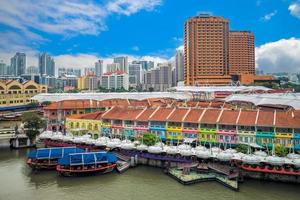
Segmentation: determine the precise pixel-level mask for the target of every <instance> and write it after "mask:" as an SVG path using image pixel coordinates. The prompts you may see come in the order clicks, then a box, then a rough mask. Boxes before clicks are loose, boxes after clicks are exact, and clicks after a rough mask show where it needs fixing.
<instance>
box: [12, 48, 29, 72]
mask: <svg viewBox="0 0 300 200" xmlns="http://www.w3.org/2000/svg"><path fill="white" fill-rule="evenodd" d="M25 69H26V54H25V53H19V52H17V53H16V55H15V56H14V57H12V58H11V59H10V70H9V74H10V75H13V76H20V75H22V74H25Z"/></svg>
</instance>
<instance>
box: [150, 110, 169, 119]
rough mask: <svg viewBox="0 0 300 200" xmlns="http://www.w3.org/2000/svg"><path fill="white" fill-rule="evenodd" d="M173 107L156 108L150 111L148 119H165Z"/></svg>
mask: <svg viewBox="0 0 300 200" xmlns="http://www.w3.org/2000/svg"><path fill="white" fill-rule="evenodd" d="M172 110H173V108H160V107H159V108H157V110H156V111H155V112H154V113H152V115H151V116H150V118H149V120H150V121H166V120H167V118H168V116H169V114H171V112H172Z"/></svg>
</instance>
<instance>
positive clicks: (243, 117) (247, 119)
mask: <svg viewBox="0 0 300 200" xmlns="http://www.w3.org/2000/svg"><path fill="white" fill-rule="evenodd" d="M256 115H257V111H256V110H242V112H241V114H240V117H239V121H238V123H237V125H243V126H254V125H255V120H256Z"/></svg>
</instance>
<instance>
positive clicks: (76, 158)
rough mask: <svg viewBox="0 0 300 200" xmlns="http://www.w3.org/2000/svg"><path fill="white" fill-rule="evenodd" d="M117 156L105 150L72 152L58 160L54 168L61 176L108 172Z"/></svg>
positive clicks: (115, 161)
mask: <svg viewBox="0 0 300 200" xmlns="http://www.w3.org/2000/svg"><path fill="white" fill-rule="evenodd" d="M117 160H118V159H117V157H116V156H115V155H114V154H113V153H107V152H105V151H98V152H86V153H73V154H69V155H66V156H64V157H63V158H61V159H59V160H58V165H57V166H56V170H57V171H58V172H59V174H60V175H62V176H73V175H87V174H94V173H102V174H104V173H108V172H111V171H113V170H114V169H115V168H116V167H117V164H116V163H117Z"/></svg>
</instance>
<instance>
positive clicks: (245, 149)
mask: <svg viewBox="0 0 300 200" xmlns="http://www.w3.org/2000/svg"><path fill="white" fill-rule="evenodd" d="M236 150H237V151H238V152H241V153H248V145H246V144H239V145H238V146H237V148H236Z"/></svg>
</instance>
